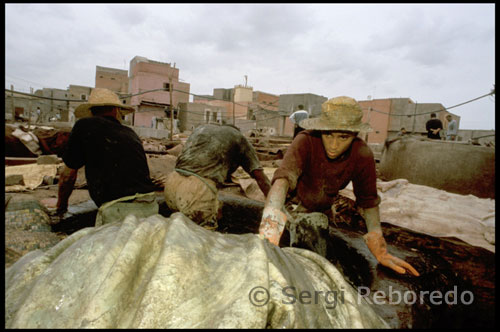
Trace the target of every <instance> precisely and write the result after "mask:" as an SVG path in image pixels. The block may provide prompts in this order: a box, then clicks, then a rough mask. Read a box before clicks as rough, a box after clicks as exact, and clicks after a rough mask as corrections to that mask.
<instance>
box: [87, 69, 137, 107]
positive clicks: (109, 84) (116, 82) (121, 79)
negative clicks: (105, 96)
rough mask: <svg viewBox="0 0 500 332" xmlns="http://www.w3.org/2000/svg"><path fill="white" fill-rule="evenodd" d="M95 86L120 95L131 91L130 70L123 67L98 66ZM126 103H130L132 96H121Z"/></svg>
mask: <svg viewBox="0 0 500 332" xmlns="http://www.w3.org/2000/svg"><path fill="white" fill-rule="evenodd" d="M95 87H96V88H105V89H109V90H111V91H113V92H115V93H116V94H117V95H118V96H119V97H123V96H126V95H128V93H129V91H128V90H129V89H128V87H129V77H128V71H127V70H123V69H116V68H109V67H101V66H96V70H95ZM120 100H122V102H123V103H124V104H125V105H130V98H125V99H123V98H120Z"/></svg>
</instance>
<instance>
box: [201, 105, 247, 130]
mask: <svg viewBox="0 0 500 332" xmlns="http://www.w3.org/2000/svg"><path fill="white" fill-rule="evenodd" d="M194 103H195V104H202V105H211V106H218V107H223V108H225V109H226V112H225V114H226V117H227V121H228V123H231V124H232V123H233V103H232V102H231V101H224V100H205V101H204V100H196V101H194ZM249 104H251V103H249V102H239V103H236V104H235V105H234V117H235V119H247V115H248V107H249V106H248V105H249Z"/></svg>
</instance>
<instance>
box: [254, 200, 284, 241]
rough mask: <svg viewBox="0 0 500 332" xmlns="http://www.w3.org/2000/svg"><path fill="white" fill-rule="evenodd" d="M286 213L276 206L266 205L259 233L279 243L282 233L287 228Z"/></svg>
mask: <svg viewBox="0 0 500 332" xmlns="http://www.w3.org/2000/svg"><path fill="white" fill-rule="evenodd" d="M285 224H286V215H285V214H284V213H283V212H282V211H280V210H279V209H276V208H274V207H270V206H268V207H266V208H264V211H263V212H262V220H261V222H260V226H259V234H260V235H262V236H263V237H264V238H266V239H267V240H268V241H269V242H271V243H272V244H274V245H277V246H278V245H279V242H280V238H281V234H283V230H284V229H285Z"/></svg>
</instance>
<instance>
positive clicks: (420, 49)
mask: <svg viewBox="0 0 500 332" xmlns="http://www.w3.org/2000/svg"><path fill="white" fill-rule="evenodd" d="M5 18H6V21H5V74H6V76H5V87H6V88H10V85H11V84H14V87H15V89H16V90H18V91H25V92H29V89H30V87H32V88H34V89H35V90H36V89H40V88H43V87H45V88H59V89H66V88H68V86H69V85H70V84H75V85H84V86H91V87H93V86H94V85H95V70H96V66H104V67H112V68H118V69H127V70H128V69H129V63H130V60H131V59H132V58H133V57H134V56H136V55H140V56H144V57H147V58H149V59H150V60H156V61H161V62H171V63H174V62H175V64H176V67H177V68H179V69H180V79H181V80H183V81H184V82H187V83H190V85H191V93H195V94H212V92H213V89H214V88H232V87H233V86H234V85H236V84H244V83H245V78H244V76H245V75H247V76H248V85H250V86H252V87H253V88H254V91H263V92H268V93H273V94H276V95H280V94H286V93H314V94H318V95H322V96H325V97H327V98H333V97H336V96H341V95H346V96H350V97H353V98H356V99H358V100H366V99H368V96H371V97H372V98H374V99H377V98H392V97H396V98H400V97H401V98H411V99H412V100H413V101H414V102H417V103H441V104H443V106H445V107H451V106H454V105H457V104H460V103H462V102H465V101H468V100H471V99H474V98H476V97H479V96H482V95H485V94H487V93H489V92H490V91H491V90H492V89H493V85H494V84H495V5H494V4H493V3H492V4H441V5H434V4H413V5H411V4H397V5H390V4H344V5H339V4H150V5H142V4H124V5H121V4H107V5H104V4H90V5H87V4H66V5H60V4H6V5H5ZM450 112H452V113H454V114H457V115H459V116H460V117H461V121H460V128H462V129H487V130H489V129H494V128H495V102H494V97H492V96H488V97H485V98H482V99H480V100H478V101H475V102H472V103H469V104H466V105H464V106H460V107H457V108H453V109H451V110H450Z"/></svg>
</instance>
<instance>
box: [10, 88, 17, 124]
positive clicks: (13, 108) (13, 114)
mask: <svg viewBox="0 0 500 332" xmlns="http://www.w3.org/2000/svg"><path fill="white" fill-rule="evenodd" d="M10 90H11V91H12V92H11V94H10V99H11V107H12V121H14V122H15V121H16V110H15V107H14V85H13V84H11V85H10Z"/></svg>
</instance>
